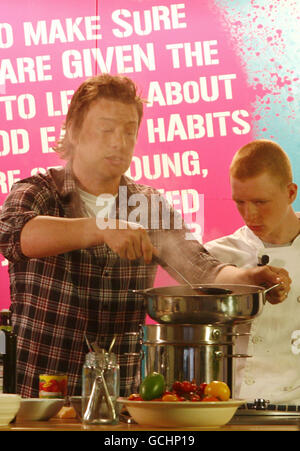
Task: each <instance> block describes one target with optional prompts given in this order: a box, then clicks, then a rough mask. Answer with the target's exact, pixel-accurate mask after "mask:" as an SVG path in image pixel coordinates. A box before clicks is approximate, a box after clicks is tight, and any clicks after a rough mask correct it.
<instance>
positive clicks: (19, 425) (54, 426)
mask: <svg viewBox="0 0 300 451" xmlns="http://www.w3.org/2000/svg"><path fill="white" fill-rule="evenodd" d="M245 421H246V423H247V424H236V423H235V421H234V422H233V424H232V423H230V424H227V425H225V426H222V427H220V428H213V429H212V428H200V427H199V428H181V429H180V428H161V429H160V428H157V427H151V426H140V425H138V424H131V425H127V424H124V423H119V424H117V425H115V426H86V425H83V424H81V423H80V421H79V420H77V419H71V420H60V419H56V418H53V419H51V420H49V421H23V422H15V423H11V424H10V425H8V426H5V427H0V431H102V432H106V433H107V432H112V433H113V432H121V431H122V432H128V433H131V432H141V431H161V432H163V431H173V432H175V431H176V432H177V431H184V432H187V433H188V431H193V432H194V431H212V430H213V431H300V420H291V422H289V421H287V419H284V418H283V419H282V420H280V419H279V420H278V424H266V423H267V420H264V419H261V424H254V423H255V421H253V419H252V418H251V417H249V419H247V420H245V419H243V423H244V422H245ZM237 422H238V420H237ZM290 423H292V424H290Z"/></svg>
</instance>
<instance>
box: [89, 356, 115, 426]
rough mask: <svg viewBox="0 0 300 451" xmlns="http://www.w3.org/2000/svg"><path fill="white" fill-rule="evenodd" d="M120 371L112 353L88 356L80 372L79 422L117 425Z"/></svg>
mask: <svg viewBox="0 0 300 451" xmlns="http://www.w3.org/2000/svg"><path fill="white" fill-rule="evenodd" d="M119 395H120V368H119V365H118V363H117V357H116V355H115V354H113V353H110V354H108V353H95V352H89V353H88V354H87V355H86V358H85V363H84V365H83V369H82V422H83V423H84V424H117V423H118V422H119V412H118V405H117V402H116V401H117V398H118V397H119Z"/></svg>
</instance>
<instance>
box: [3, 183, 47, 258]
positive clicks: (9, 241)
mask: <svg viewBox="0 0 300 451" xmlns="http://www.w3.org/2000/svg"><path fill="white" fill-rule="evenodd" d="M44 203H45V199H44V197H43V196H42V193H41V192H40V189H39V188H38V187H37V186H34V185H31V184H27V183H17V184H15V185H14V186H13V187H12V190H11V192H10V194H9V195H8V197H7V198H6V200H5V202H4V204H3V206H2V210H1V214H0V253H1V254H3V255H4V257H5V258H7V260H9V261H11V262H17V261H19V260H23V259H26V258H27V257H26V256H25V255H24V254H23V253H22V250H21V243H20V237H21V231H22V229H23V227H24V225H25V224H26V223H27V222H28V221H30V220H31V219H33V218H34V217H36V216H38V215H40V214H43V213H42V212H43V204H44Z"/></svg>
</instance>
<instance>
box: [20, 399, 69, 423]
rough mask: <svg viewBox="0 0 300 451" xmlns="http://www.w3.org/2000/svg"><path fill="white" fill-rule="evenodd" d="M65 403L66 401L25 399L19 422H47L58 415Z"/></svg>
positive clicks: (22, 403)
mask: <svg viewBox="0 0 300 451" xmlns="http://www.w3.org/2000/svg"><path fill="white" fill-rule="evenodd" d="M64 403H65V400H64V399H58V398H56V399H42V398H24V399H22V400H21V407H20V410H19V412H18V415H17V420H25V421H26V420H27V421H28V420H31V421H45V420H49V418H51V417H53V416H54V415H56V414H57V413H58V412H59V411H60V409H61V408H62V407H63V405H64Z"/></svg>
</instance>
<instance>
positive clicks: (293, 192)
mask: <svg viewBox="0 0 300 451" xmlns="http://www.w3.org/2000/svg"><path fill="white" fill-rule="evenodd" d="M287 189H288V196H289V201H290V203H291V204H292V203H293V202H294V200H295V199H296V197H297V193H298V186H297V185H296V183H293V182H291V183H289V184H288V186H287Z"/></svg>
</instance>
